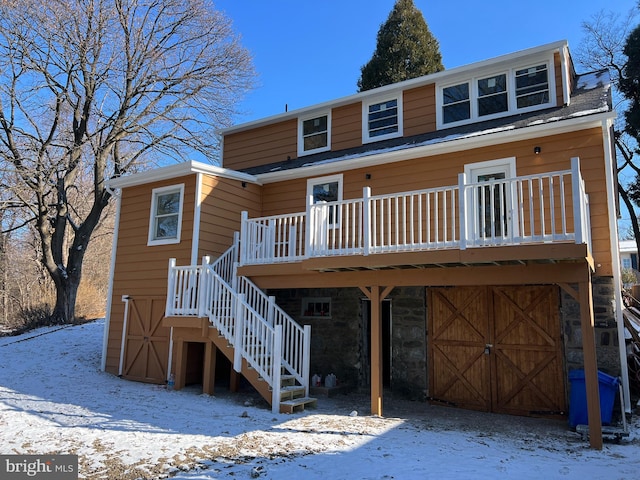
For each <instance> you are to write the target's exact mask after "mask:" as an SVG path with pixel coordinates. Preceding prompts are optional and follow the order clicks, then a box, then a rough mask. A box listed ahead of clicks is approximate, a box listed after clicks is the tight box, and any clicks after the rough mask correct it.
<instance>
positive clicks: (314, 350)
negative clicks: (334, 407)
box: [269, 287, 427, 399]
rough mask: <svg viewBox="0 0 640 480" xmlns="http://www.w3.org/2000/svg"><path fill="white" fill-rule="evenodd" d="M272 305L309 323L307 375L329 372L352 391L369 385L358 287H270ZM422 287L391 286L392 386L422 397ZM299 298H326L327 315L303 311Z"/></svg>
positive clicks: (424, 352) (424, 374)
mask: <svg viewBox="0 0 640 480" xmlns="http://www.w3.org/2000/svg"><path fill="white" fill-rule="evenodd" d="M269 294H270V295H274V296H275V297H276V302H277V304H278V305H279V306H280V307H281V308H283V309H284V310H285V311H286V312H287V313H288V314H289V315H290V316H291V317H292V318H294V319H295V320H296V321H297V322H298V323H300V324H301V325H311V375H312V376H313V375H314V374H320V375H322V377H323V378H324V376H325V375H327V374H329V373H333V374H335V375H336V377H337V379H338V382H339V383H340V384H347V385H348V386H349V387H351V388H354V389H357V390H368V389H369V385H370V374H371V373H370V366H369V360H368V354H367V352H368V349H369V346H368V345H365V341H367V340H366V338H367V328H368V327H367V325H366V318H363V303H362V301H363V299H365V298H366V297H365V295H364V294H363V293H362V292H361V291H360V289H357V288H340V289H336V288H332V289H295V290H294V289H289V290H273V291H270V292H269ZM425 296H426V295H425V289H424V287H404V288H395V289H393V291H392V292H391V294H390V295H389V297H388V298H390V299H391V389H392V391H394V392H397V393H398V394H400V395H401V396H403V397H406V398H411V399H424V398H425V395H426V390H427V365H426V361H427V360H426V359H427V346H426V305H425ZM304 298H330V299H331V314H330V316H325V317H316V318H310V317H308V316H305V315H303V314H304V310H303V299H304Z"/></svg>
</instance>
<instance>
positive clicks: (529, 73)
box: [516, 64, 549, 108]
mask: <svg viewBox="0 0 640 480" xmlns="http://www.w3.org/2000/svg"><path fill="white" fill-rule="evenodd" d="M516 103H517V107H518V108H526V107H532V106H534V105H543V104H545V103H549V74H548V72H547V65H546V64H543V65H536V66H535V67H529V68H522V69H520V70H516Z"/></svg>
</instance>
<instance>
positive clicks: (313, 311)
mask: <svg viewBox="0 0 640 480" xmlns="http://www.w3.org/2000/svg"><path fill="white" fill-rule="evenodd" d="M300 314H301V315H302V316H303V317H307V318H312V317H331V298H329V297H303V298H302V311H301V312H300Z"/></svg>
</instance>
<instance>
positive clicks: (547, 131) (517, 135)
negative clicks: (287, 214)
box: [256, 112, 615, 184]
mask: <svg viewBox="0 0 640 480" xmlns="http://www.w3.org/2000/svg"><path fill="white" fill-rule="evenodd" d="M612 118H615V112H605V113H600V114H594V115H588V116H584V117H576V118H572V119H570V120H562V121H560V122H550V123H544V124H540V125H534V126H530V127H524V128H518V129H508V128H506V129H503V130H500V131H497V132H493V133H491V132H488V133H478V134H475V135H473V134H472V135H469V136H466V137H460V138H456V139H452V140H443V141H442V142H439V143H431V144H428V145H423V146H416V147H407V148H400V149H396V150H390V151H384V152H381V153H375V152H374V153H371V154H366V153H365V154H363V155H362V156H361V157H358V158H353V157H349V158H346V159H344V160H338V159H336V160H335V161H329V162H326V163H319V164H317V165H309V166H306V167H298V168H292V169H291V170H283V171H278V172H268V173H262V174H257V175H256V177H257V178H258V180H259V181H260V183H262V184H267V183H274V182H281V181H284V180H294V179H299V178H305V177H309V176H319V175H328V174H331V173H335V172H344V171H347V170H355V169H358V168H367V167H371V166H375V165H383V164H389V163H394V162H401V161H404V160H410V159H413V158H419V157H430V156H433V155H443V154H446V153H455V152H460V151H465V150H471V149H474V148H481V147H488V146H491V145H500V144H504V143H511V142H517V141H520V140H529V139H534V138H540V137H547V136H550V135H556V134H561V133H568V132H574V131H578V130H585V129H587V128H600V127H601V126H602V122H603V121H604V120H606V119H612Z"/></svg>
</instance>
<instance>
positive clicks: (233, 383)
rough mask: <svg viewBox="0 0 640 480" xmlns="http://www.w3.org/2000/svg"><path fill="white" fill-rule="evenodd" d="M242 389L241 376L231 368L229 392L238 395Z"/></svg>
mask: <svg viewBox="0 0 640 480" xmlns="http://www.w3.org/2000/svg"><path fill="white" fill-rule="evenodd" d="M239 389H240V374H239V373H238V372H236V371H235V370H234V368H233V365H232V366H231V373H230V375H229V390H230V391H231V392H233V393H236V392H237V391H238V390H239Z"/></svg>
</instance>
